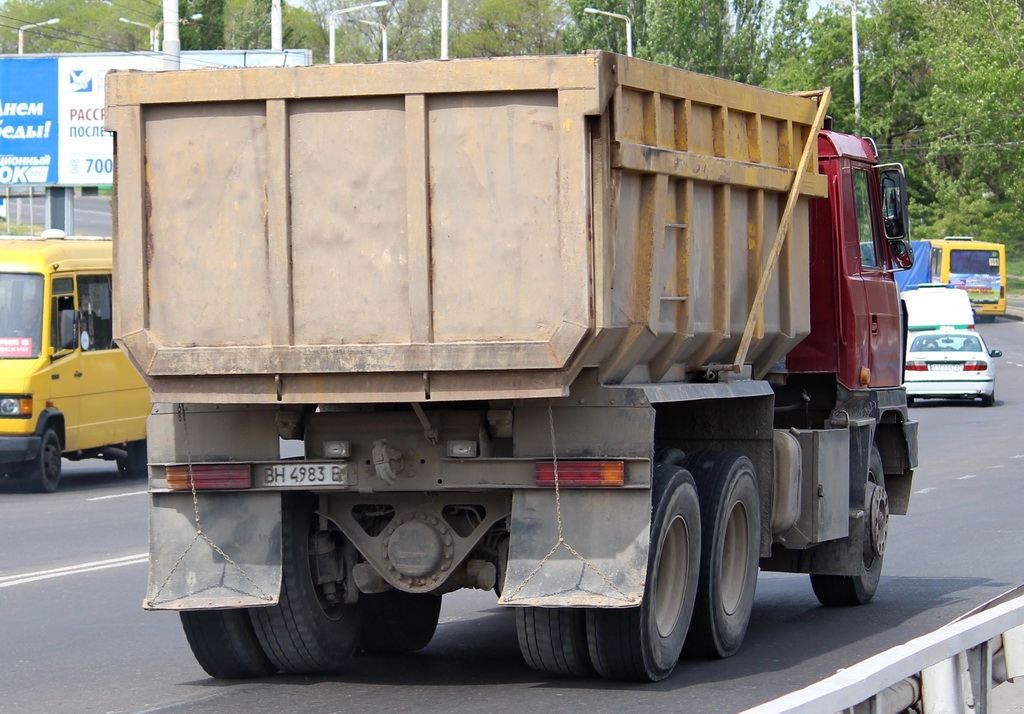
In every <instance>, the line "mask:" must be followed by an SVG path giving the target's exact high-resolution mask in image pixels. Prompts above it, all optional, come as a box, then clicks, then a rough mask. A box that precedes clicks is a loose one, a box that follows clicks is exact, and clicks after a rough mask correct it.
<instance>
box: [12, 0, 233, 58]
mask: <svg viewBox="0 0 1024 714" xmlns="http://www.w3.org/2000/svg"><path fill="white" fill-rule="evenodd" d="M111 4H113V3H111ZM151 4H155V3H151ZM2 20H10V21H12V22H15V23H18V24H15V25H8V24H5V23H3V22H2ZM26 24H29V21H27V20H24V19H21V18H17V17H12V16H10V15H4V14H0V27H5V28H7V29H9V30H19V29H20V26H21V25H26ZM44 27H46V26H45V25H44V26H39V27H35V28H32V29H33V30H34V31H35V33H36V34H38V35H40V36H42V37H46V38H48V39H50V40H69V41H71V40H73V41H75V42H77V43H78V44H79V45H82V46H83V47H88V48H91V49H94V50H101V51H107V52H110V51H113V52H121V53H124V54H129V55H136V56H139V57H153V56H159V57H170V56H172V55H170V54H168V53H165V52H162V51H157V52H152V51H148V50H145V51H144V50H133V49H129V48H128V46H127V45H119V44H118V43H116V42H113V41H111V40H108V39H104V38H99V37H91V36H89V35H86V34H84V33H82V32H74V31H68V30H61V29H56V28H53V29H50V28H48V27H47V29H46V30H43V28H44ZM86 40H92V42H88V41H86ZM95 43H101V44H95ZM186 51H187V50H186ZM209 51H213V50H209ZM229 51H233V52H242V53H245V52H249V51H251V50H229ZM178 58H179V63H180V64H183V65H190V66H192V67H194V68H197V69H201V68H203V67H221V66H223V64H222V63H221V62H217V61H214V60H203V59H199V58H198V57H193V56H187V55H178Z"/></svg>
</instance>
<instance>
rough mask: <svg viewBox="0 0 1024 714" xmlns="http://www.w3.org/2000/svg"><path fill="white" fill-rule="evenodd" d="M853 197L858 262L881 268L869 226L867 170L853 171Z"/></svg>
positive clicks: (873, 234)
mask: <svg viewBox="0 0 1024 714" xmlns="http://www.w3.org/2000/svg"><path fill="white" fill-rule="evenodd" d="M853 199H854V205H855V207H856V210H857V235H858V240H859V241H860V264H861V267H863V268H881V267H882V261H881V260H880V258H879V255H878V248H877V246H876V245H875V233H874V231H873V230H872V227H871V193H870V191H869V190H868V172H867V171H862V170H860V169H857V170H855V171H854V172H853Z"/></svg>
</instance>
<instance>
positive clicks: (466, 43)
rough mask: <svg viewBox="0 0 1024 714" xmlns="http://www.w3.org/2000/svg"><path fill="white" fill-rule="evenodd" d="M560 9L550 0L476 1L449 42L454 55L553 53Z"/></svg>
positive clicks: (557, 39) (557, 40) (558, 44)
mask: <svg viewBox="0 0 1024 714" xmlns="http://www.w3.org/2000/svg"><path fill="white" fill-rule="evenodd" d="M563 19H564V15H563V10H562V8H561V7H559V5H558V3H557V2H554V0H479V2H477V3H476V4H475V7H473V8H472V14H471V16H470V17H469V18H468V19H467V20H466V21H465V22H464V24H463V27H462V28H461V31H460V32H459V34H458V35H457V36H456V37H455V38H454V42H452V47H451V54H452V56H454V57H498V56H509V55H543V54H556V53H557V52H559V51H560V49H561V39H560V29H561V25H562V23H563Z"/></svg>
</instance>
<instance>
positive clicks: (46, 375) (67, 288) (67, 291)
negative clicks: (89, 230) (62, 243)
mask: <svg viewBox="0 0 1024 714" xmlns="http://www.w3.org/2000/svg"><path fill="white" fill-rule="evenodd" d="M46 310H47V312H48V313H49V314H48V316H47V317H46V319H45V320H44V321H43V324H44V325H49V338H48V339H49V353H50V363H49V364H48V365H47V366H46V367H45V368H43V369H42V370H40V372H39V374H38V376H37V379H38V383H39V389H38V393H39V394H40V395H41V396H42V397H44V400H45V403H46V405H47V406H48V407H52V408H53V409H56V410H57V411H59V412H60V413H61V415H62V416H63V417H64V433H65V437H64V442H65V443H64V450H65V451H69V450H70V451H74V450H76V449H78V448H80V447H79V445H78V443H79V439H78V431H77V425H78V408H79V389H78V379H79V377H78V376H76V375H79V374H80V372H81V359H80V358H81V353H80V351H79V349H78V344H77V339H74V340H72V341H71V342H70V343H69V344H68V345H61V342H60V323H61V314H62V313H63V314H64V315H65V319H66V320H73V316H74V314H75V279H74V277H73V276H70V275H55V276H53V278H52V279H51V282H50V303H49V305H48V306H47V308H46Z"/></svg>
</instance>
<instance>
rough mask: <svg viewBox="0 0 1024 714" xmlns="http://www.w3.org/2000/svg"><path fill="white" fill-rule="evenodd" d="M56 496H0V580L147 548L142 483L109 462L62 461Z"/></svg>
mask: <svg viewBox="0 0 1024 714" xmlns="http://www.w3.org/2000/svg"><path fill="white" fill-rule="evenodd" d="M64 468H65V469H66V471H67V479H66V480H65V479H63V478H62V479H61V486H60V489H59V490H58V491H57V492H56V493H22V492H19V491H17V490H15V489H14V488H12V485H11V484H5V487H4V489H3V490H2V491H0V543H3V547H2V548H0V576H2V575H11V574H16V573H25V572H29V571H41V570H47V569H52V568H58V567H63V566H70V565H76V564H79V563H85V562H92V561H97V560H103V559H108V558H114V557H121V556H126V555H130V554H137V553H143V552H145V551H146V549H147V548H148V543H147V535H146V526H147V517H148V508H147V506H148V500H147V497H146V483H145V481H129V480H125V479H123V478H121V476H120V474H119V473H118V471H117V467H116V466H115V465H114V464H113V463H112V462H103V461H95V460H93V461H89V462H86V461H82V462H77V463H76V462H69V461H65V462H64Z"/></svg>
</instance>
